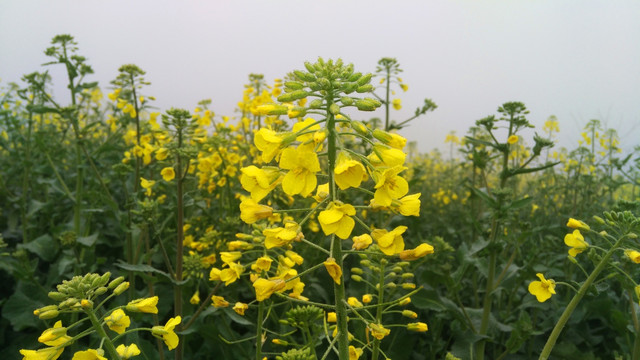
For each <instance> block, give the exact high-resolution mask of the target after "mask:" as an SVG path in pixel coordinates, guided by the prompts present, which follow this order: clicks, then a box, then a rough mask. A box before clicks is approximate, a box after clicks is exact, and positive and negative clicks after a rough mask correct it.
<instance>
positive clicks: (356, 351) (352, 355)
mask: <svg viewBox="0 0 640 360" xmlns="http://www.w3.org/2000/svg"><path fill="white" fill-rule="evenodd" d="M361 355H362V348H357V347H355V346H353V345H349V360H358V359H359V358H360V356H361Z"/></svg>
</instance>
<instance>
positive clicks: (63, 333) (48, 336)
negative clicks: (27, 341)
mask: <svg viewBox="0 0 640 360" xmlns="http://www.w3.org/2000/svg"><path fill="white" fill-rule="evenodd" d="M69 340H71V336H67V328H66V327H62V320H58V321H56V323H55V324H54V325H53V327H52V328H49V329H46V330H45V331H43V332H42V335H40V337H39V338H38V341H39V342H41V343H43V344H45V345H47V346H60V345H63V344H65V343H66V342H68V341H69Z"/></svg>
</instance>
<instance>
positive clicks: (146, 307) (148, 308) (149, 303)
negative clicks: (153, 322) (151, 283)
mask: <svg viewBox="0 0 640 360" xmlns="http://www.w3.org/2000/svg"><path fill="white" fill-rule="evenodd" d="M156 305H158V297H157V296H154V297H150V298H144V299H136V300H133V301H131V302H129V303H128V304H127V306H126V307H125V309H126V310H127V311H130V312H143V313H148V314H157V313H158V308H157V306H156Z"/></svg>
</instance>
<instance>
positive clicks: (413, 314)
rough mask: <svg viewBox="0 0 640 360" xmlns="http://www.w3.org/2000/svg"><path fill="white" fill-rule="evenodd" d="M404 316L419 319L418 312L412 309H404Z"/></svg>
mask: <svg viewBox="0 0 640 360" xmlns="http://www.w3.org/2000/svg"><path fill="white" fill-rule="evenodd" d="M402 316H404V317H408V318H409V319H417V318H418V314H416V312H415V311H411V310H402Z"/></svg>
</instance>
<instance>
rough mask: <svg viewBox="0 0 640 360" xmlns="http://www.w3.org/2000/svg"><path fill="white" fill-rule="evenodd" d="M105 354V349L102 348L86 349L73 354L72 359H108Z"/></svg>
mask: <svg viewBox="0 0 640 360" xmlns="http://www.w3.org/2000/svg"><path fill="white" fill-rule="evenodd" d="M102 355H104V351H102V349H98V350H95V349H89V350H85V351H77V352H76V353H75V354H73V358H71V360H107V358H106V357H104V356H102Z"/></svg>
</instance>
